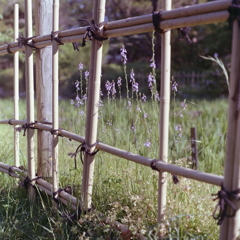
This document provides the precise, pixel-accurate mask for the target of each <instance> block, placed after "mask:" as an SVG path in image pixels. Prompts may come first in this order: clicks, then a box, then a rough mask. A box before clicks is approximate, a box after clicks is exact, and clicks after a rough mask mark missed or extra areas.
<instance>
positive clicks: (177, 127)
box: [175, 124, 182, 132]
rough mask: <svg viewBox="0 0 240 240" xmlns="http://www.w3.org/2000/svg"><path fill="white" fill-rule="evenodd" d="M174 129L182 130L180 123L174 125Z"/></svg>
mask: <svg viewBox="0 0 240 240" xmlns="http://www.w3.org/2000/svg"><path fill="white" fill-rule="evenodd" d="M175 130H176V131H179V132H181V131H182V126H181V125H180V124H177V125H176V126H175Z"/></svg>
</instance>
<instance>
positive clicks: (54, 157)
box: [52, 0, 59, 193]
mask: <svg viewBox="0 0 240 240" xmlns="http://www.w3.org/2000/svg"><path fill="white" fill-rule="evenodd" d="M52 27H53V28H52V29H53V32H56V31H58V28H59V0H53V26H52ZM58 53H59V52H58V42H57V41H55V40H53V41H52V117H53V123H52V129H53V134H52V181H53V185H52V186H53V189H52V191H53V193H54V192H56V191H57V190H58V188H59V186H58V135H57V133H58V131H57V130H58V128H59V124H58V107H59V106H58V93H59V87H58V82H59V81H58Z"/></svg>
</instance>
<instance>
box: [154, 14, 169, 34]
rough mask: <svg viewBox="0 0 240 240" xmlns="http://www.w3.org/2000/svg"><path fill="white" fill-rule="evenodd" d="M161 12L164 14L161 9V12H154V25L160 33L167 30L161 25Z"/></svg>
mask: <svg viewBox="0 0 240 240" xmlns="http://www.w3.org/2000/svg"><path fill="white" fill-rule="evenodd" d="M161 14H162V12H161V11H160V12H153V14H152V21H153V26H154V29H155V31H156V32H158V33H164V32H166V31H165V30H163V29H161V28H160V27H159V23H160V21H161Z"/></svg>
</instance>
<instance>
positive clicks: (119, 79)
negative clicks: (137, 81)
mask: <svg viewBox="0 0 240 240" xmlns="http://www.w3.org/2000/svg"><path fill="white" fill-rule="evenodd" d="M117 85H118V87H119V88H120V87H121V85H122V78H121V77H119V78H118V80H117Z"/></svg>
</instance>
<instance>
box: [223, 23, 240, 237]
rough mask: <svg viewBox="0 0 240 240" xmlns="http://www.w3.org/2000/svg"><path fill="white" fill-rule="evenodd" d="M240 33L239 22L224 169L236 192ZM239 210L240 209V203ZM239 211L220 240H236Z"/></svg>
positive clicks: (228, 185) (234, 42) (235, 27)
mask: <svg viewBox="0 0 240 240" xmlns="http://www.w3.org/2000/svg"><path fill="white" fill-rule="evenodd" d="M239 38H240V33H239V27H238V23H237V20H235V21H234V24H233V37H232V55H231V74H230V93H231V94H230V95H229V99H228V101H229V112H228V132H227V150H226V160H225V167H224V181H223V185H224V187H225V188H226V190H228V191H232V190H236V189H237V188H240V186H239V182H238V181H239V145H238V144H239V131H240V129H239V127H240V124H239V96H240V93H239V64H240V43H239ZM234 204H235V205H236V204H237V209H239V203H237V202H236V201H234ZM237 218H239V211H238V212H237V214H236V216H235V217H234V219H233V220H231V222H230V219H229V218H227V217H226V218H225V219H224V221H223V223H222V225H221V228H220V240H225V239H229V240H231V239H236V233H237V230H236V229H235V227H238V228H239V220H238V219H237Z"/></svg>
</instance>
